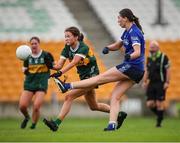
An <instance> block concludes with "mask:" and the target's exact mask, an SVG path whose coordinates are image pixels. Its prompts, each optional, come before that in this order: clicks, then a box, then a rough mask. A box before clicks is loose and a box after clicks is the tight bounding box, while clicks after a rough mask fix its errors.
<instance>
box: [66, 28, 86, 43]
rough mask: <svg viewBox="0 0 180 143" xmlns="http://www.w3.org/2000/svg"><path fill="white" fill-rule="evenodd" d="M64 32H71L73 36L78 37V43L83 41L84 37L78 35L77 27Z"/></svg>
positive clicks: (80, 34)
mask: <svg viewBox="0 0 180 143" xmlns="http://www.w3.org/2000/svg"><path fill="white" fill-rule="evenodd" d="M65 32H71V33H72V35H73V36H75V37H78V41H83V39H84V35H83V34H82V33H80V31H79V29H78V28H77V27H74V26H72V27H68V28H66V29H65Z"/></svg>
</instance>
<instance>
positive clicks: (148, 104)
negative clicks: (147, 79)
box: [146, 101, 155, 108]
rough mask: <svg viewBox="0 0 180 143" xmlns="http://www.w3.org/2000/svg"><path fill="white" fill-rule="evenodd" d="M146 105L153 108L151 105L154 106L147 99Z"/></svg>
mask: <svg viewBox="0 0 180 143" xmlns="http://www.w3.org/2000/svg"><path fill="white" fill-rule="evenodd" d="M146 106H147V107H148V108H153V107H155V104H154V103H153V102H151V101H147V102H146Z"/></svg>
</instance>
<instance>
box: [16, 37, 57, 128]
mask: <svg viewBox="0 0 180 143" xmlns="http://www.w3.org/2000/svg"><path fill="white" fill-rule="evenodd" d="M30 45H31V46H30V47H31V50H32V55H31V56H29V57H28V59H27V60H25V61H24V67H23V72H24V74H25V80H24V90H23V91H22V94H21V97H20V100H19V109H20V111H21V113H22V114H23V115H24V120H23V121H22V123H21V126H20V127H21V129H24V128H26V126H27V123H28V121H29V120H30V115H29V113H28V109H27V108H28V107H29V105H30V103H31V101H32V98H33V97H34V100H33V110H32V125H31V126H30V128H31V129H35V128H36V124H37V122H38V119H39V116H40V108H41V105H42V103H43V99H44V96H45V94H46V91H47V88H48V79H49V76H50V69H52V68H53V64H54V58H53V56H52V55H51V54H50V53H49V52H46V51H44V50H42V49H41V48H40V39H39V38H38V37H32V38H31V39H30Z"/></svg>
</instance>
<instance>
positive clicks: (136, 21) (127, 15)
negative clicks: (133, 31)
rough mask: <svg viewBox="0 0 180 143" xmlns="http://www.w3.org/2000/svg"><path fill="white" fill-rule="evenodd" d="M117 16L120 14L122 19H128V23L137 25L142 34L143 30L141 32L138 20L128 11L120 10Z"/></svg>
mask: <svg viewBox="0 0 180 143" xmlns="http://www.w3.org/2000/svg"><path fill="white" fill-rule="evenodd" d="M119 14H120V16H122V17H123V18H124V17H127V19H128V20H129V21H130V22H134V23H135V24H136V25H137V27H138V28H139V29H140V30H141V31H142V33H144V32H143V30H142V26H141V24H140V22H139V18H138V17H136V16H135V15H134V14H133V12H132V11H131V10H130V9H128V8H124V9H122V10H121V11H120V12H119Z"/></svg>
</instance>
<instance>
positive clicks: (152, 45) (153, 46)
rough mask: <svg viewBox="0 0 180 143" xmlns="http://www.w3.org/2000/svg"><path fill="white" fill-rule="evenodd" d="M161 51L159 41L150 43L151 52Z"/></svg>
mask: <svg viewBox="0 0 180 143" xmlns="http://www.w3.org/2000/svg"><path fill="white" fill-rule="evenodd" d="M158 51H159V43H158V42H157V41H151V42H150V45H149V52H150V53H152V54H153V53H156V52H158Z"/></svg>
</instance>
